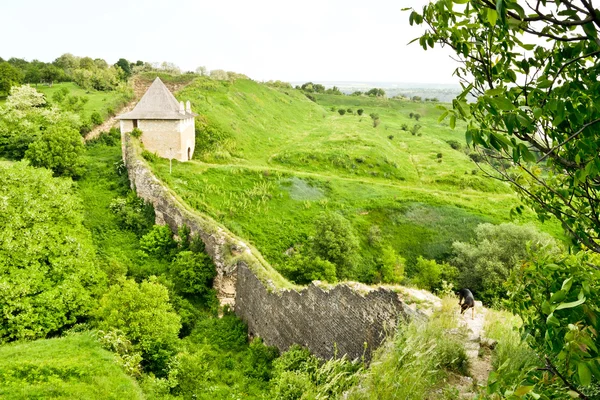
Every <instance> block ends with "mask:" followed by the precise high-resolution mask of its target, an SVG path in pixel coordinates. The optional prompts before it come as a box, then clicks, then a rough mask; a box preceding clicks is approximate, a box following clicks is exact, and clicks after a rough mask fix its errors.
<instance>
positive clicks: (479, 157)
mask: <svg viewBox="0 0 600 400" xmlns="http://www.w3.org/2000/svg"><path fill="white" fill-rule="evenodd" d="M469 158H470V159H471V160H473V161H475V162H476V163H479V162H482V161H483V160H484V158H483V156H482V155H481V154H479V153H469Z"/></svg>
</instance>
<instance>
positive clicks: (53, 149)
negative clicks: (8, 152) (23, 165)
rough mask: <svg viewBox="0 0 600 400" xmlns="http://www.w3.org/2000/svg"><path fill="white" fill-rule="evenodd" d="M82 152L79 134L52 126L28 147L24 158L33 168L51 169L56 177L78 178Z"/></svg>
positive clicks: (80, 170) (81, 168)
mask: <svg viewBox="0 0 600 400" xmlns="http://www.w3.org/2000/svg"><path fill="white" fill-rule="evenodd" d="M83 151H84V147H83V143H82V142H81V136H80V135H79V132H77V131H76V130H75V129H73V128H69V127H67V126H60V125H53V126H51V127H49V128H48V129H47V130H46V131H45V132H44V133H43V134H42V135H41V136H40V137H39V138H38V139H37V140H36V141H35V142H33V143H32V144H30V145H29V148H28V149H27V151H26V152H25V158H26V159H28V160H29V161H31V165H33V166H35V167H44V168H48V169H51V170H52V171H53V172H54V175H56V176H71V177H78V176H80V175H81V174H82V173H83V162H82V161H81V159H80V156H81V154H83Z"/></svg>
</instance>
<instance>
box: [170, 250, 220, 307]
mask: <svg viewBox="0 0 600 400" xmlns="http://www.w3.org/2000/svg"><path fill="white" fill-rule="evenodd" d="M216 275H217V271H216V268H215V265H214V264H213V262H212V260H211V259H210V257H209V256H208V254H206V253H194V252H192V251H181V252H179V253H178V254H177V255H176V256H175V258H174V259H173V262H172V263H171V266H170V267H169V277H170V279H171V281H172V282H173V285H174V287H175V291H176V292H177V293H179V294H183V295H192V296H203V295H205V294H206V293H207V292H208V291H209V289H210V288H211V287H212V280H213V279H214V277H215V276H216Z"/></svg>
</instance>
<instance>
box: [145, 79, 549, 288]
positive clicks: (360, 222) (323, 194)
mask: <svg viewBox="0 0 600 400" xmlns="http://www.w3.org/2000/svg"><path fill="white" fill-rule="evenodd" d="M312 96H313V98H314V100H315V101H311V100H310V99H309V98H307V96H305V95H304V93H303V92H301V91H299V90H295V89H290V88H275V87H270V86H267V85H265V84H260V83H257V82H254V81H251V80H245V79H238V80H235V81H233V82H230V81H217V80H211V79H208V78H204V77H200V78H197V79H196V80H195V81H193V82H192V83H191V84H190V85H188V86H187V87H185V88H184V89H183V90H181V91H180V92H178V93H177V97H178V98H179V99H181V100H190V101H191V102H192V107H193V110H194V111H195V112H197V113H198V114H200V117H198V118H197V126H196V133H197V135H196V136H197V139H196V140H197V142H196V149H197V150H196V154H195V158H196V159H195V160H193V161H192V162H188V163H175V162H174V166H173V172H172V173H169V162H168V160H155V161H153V163H152V164H153V168H154V169H155V172H156V173H157V175H158V176H159V177H160V178H161V179H162V180H163V181H165V182H166V183H167V184H168V185H170V186H171V187H172V188H173V189H174V190H175V192H176V193H177V194H178V195H179V196H181V197H182V199H183V200H184V201H186V202H187V203H188V204H189V205H190V206H192V207H194V208H195V209H197V210H199V211H201V212H205V213H207V214H209V215H210V216H212V217H213V218H215V219H216V220H218V221H219V222H221V223H223V224H224V225H225V226H227V227H228V228H229V229H231V230H232V231H233V232H234V233H236V234H238V235H239V236H241V237H242V238H244V239H246V240H248V241H249V242H251V243H252V244H254V245H255V246H256V247H257V248H258V250H259V251H260V252H261V253H262V254H263V255H264V256H265V258H266V259H267V261H269V262H270V263H272V264H273V265H274V266H275V267H276V268H277V269H279V270H280V271H282V272H284V274H286V268H287V267H286V264H288V263H289V262H290V254H294V253H297V252H300V251H301V250H302V248H303V247H306V246H308V243H309V241H310V238H311V237H313V236H314V235H315V226H314V221H315V220H316V219H317V218H318V217H319V215H321V213H322V212H325V211H328V210H329V211H336V212H338V213H340V214H342V215H343V217H344V218H345V219H347V220H348V221H349V222H350V224H351V226H352V229H353V230H354V231H355V232H356V236H357V237H358V240H359V242H360V243H359V246H360V254H361V259H360V262H359V263H358V265H359V267H358V268H357V269H356V270H355V271H354V272H353V274H351V275H350V276H349V278H352V279H359V280H361V281H364V282H377V280H378V277H377V269H378V268H379V267H378V263H379V262H380V261H379V257H380V256H381V250H382V248H383V247H386V246H391V247H392V248H393V249H395V251H397V253H398V254H399V255H400V256H401V257H404V258H406V259H407V260H408V263H407V268H408V270H409V272H410V270H411V269H414V265H415V263H416V260H417V258H418V257H419V256H423V257H425V258H429V259H436V260H444V259H446V258H447V257H448V255H449V252H450V248H451V244H452V242H454V241H457V240H459V241H468V240H469V239H470V238H471V237H472V234H473V229H474V228H475V227H476V226H477V225H478V224H480V223H484V222H492V223H499V222H503V221H508V220H510V219H511V216H510V211H511V209H512V208H513V207H515V206H517V205H518V204H520V203H519V201H518V199H517V198H516V196H515V195H514V194H513V192H512V190H511V189H510V188H509V187H508V186H505V185H504V184H502V183H500V182H498V181H495V180H493V179H489V178H487V177H485V176H484V173H485V171H481V170H480V169H479V168H478V167H477V164H476V163H475V162H474V161H473V159H472V157H473V155H470V154H469V150H468V149H466V146H465V144H464V139H463V137H462V133H460V132H461V131H460V130H459V129H457V130H452V129H451V128H450V127H449V126H448V125H447V123H445V122H439V121H438V119H439V116H440V115H441V114H442V112H443V111H442V110H441V109H440V107H439V104H435V103H430V102H412V101H406V100H394V99H387V98H376V97H364V96H362V97H357V96H340V95H325V94H314V95H312ZM340 109H343V110H345V111H346V112H345V114H344V115H340V112H339V111H338V110H340ZM359 109H362V110H363V113H362V115H358V110H359ZM370 114H374V115H375V114H376V115H377V116H378V120H379V122H378V125H377V126H374V125H376V124H375V123H374V121H373V119H372V117H370ZM411 114H412V115H413V117H412V118H411ZM414 114H419V119H418V121H417V120H416V119H415V118H414ZM415 125H417V126H419V127H418V128H414V127H415ZM411 130H413V131H414V134H413V132H411ZM534 220H535V217H534V215H533V214H532V213H528V212H526V213H524V215H522V216H521V222H529V221H534ZM544 228H545V229H547V230H550V231H551V232H553V233H557V232H558V231H559V228H558V227H557V226H555V225H545V226H544ZM287 275H288V277H290V274H289V273H288V274H287Z"/></svg>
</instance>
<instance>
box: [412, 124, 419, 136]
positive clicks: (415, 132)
mask: <svg viewBox="0 0 600 400" xmlns="http://www.w3.org/2000/svg"><path fill="white" fill-rule="evenodd" d="M419 129H421V125H419V124H415V125H413V127H412V128H410V133H412V135H413V136H415V135H416V134H417V133H418V132H419ZM419 136H421V135H420V134H419Z"/></svg>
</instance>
